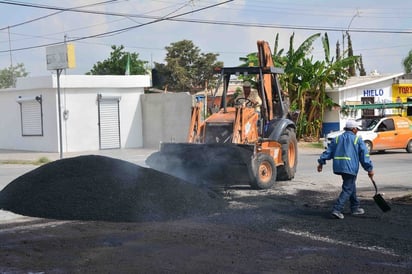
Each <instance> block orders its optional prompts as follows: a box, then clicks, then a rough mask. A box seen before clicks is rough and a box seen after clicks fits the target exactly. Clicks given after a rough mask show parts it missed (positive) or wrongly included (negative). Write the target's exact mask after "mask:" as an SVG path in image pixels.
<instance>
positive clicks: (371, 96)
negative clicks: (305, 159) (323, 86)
mask: <svg viewBox="0 0 412 274" xmlns="http://www.w3.org/2000/svg"><path fill="white" fill-rule="evenodd" d="M403 75H404V73H396V74H385V75H384V74H382V75H380V74H378V73H372V74H371V75H367V76H357V77H351V78H349V79H348V81H347V82H346V84H345V85H343V86H337V87H335V88H333V89H332V90H329V91H327V95H328V96H329V97H330V98H331V99H332V100H333V102H335V103H336V104H338V105H339V106H336V107H334V108H332V110H330V111H328V110H326V111H325V114H324V117H323V118H324V122H323V131H322V135H325V134H327V133H329V132H331V131H336V130H341V129H343V127H344V125H345V123H346V120H347V119H356V118H360V117H361V116H362V115H363V114H365V111H372V112H376V111H378V110H351V111H349V112H342V111H341V110H342V109H341V106H343V105H345V104H346V105H356V104H366V103H372V104H377V103H392V102H394V101H395V100H396V96H395V93H393V92H392V90H393V86H394V85H395V84H397V83H399V79H400V78H402V76H403ZM403 99H405V98H403ZM404 101H406V99H405V100H404ZM385 111H386V114H389V112H391V111H392V110H390V109H387V110H385ZM374 114H375V115H378V113H374Z"/></svg>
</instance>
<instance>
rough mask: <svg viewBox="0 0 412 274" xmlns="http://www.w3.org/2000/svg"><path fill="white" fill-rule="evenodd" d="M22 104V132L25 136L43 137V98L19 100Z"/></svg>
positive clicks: (20, 97) (22, 98)
mask: <svg viewBox="0 0 412 274" xmlns="http://www.w3.org/2000/svg"><path fill="white" fill-rule="evenodd" d="M17 102H18V103H19V104H20V116H21V132H22V135H23V136H43V108H42V97H41V96H35V97H22V96H19V97H18V98H17Z"/></svg>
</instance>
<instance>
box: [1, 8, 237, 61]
mask: <svg viewBox="0 0 412 274" xmlns="http://www.w3.org/2000/svg"><path fill="white" fill-rule="evenodd" d="M232 1H234V0H227V1H224V2H221V3H217V4H214V5H210V6H206V7H202V8H198V9H195V10H191V11H188V12H184V13H180V14H177V15H173V16H169V17H157V18H156V19H155V20H153V21H150V22H147V23H143V24H139V25H134V26H130V27H126V28H121V29H117V30H113V31H107V32H103V33H98V34H93V35H88V36H83V37H79V38H73V39H68V40H67V41H66V42H75V41H80V40H85V39H90V38H99V37H104V36H107V35H114V34H118V33H121V32H125V31H128V30H132V29H135V28H140V27H143V26H147V25H150V24H154V23H158V22H161V21H165V20H171V19H176V18H177V17H180V16H184V15H188V14H193V13H196V12H199V11H203V10H206V9H210V8H213V7H217V6H220V5H223V4H226V3H229V2H232ZM2 2H9V1H0V4H1V3H2ZM70 11H73V10H70ZM119 16H120V15H119ZM122 16H124V15H122ZM58 44H61V42H55V43H48V44H43V45H37V46H31V47H24V48H18V49H13V50H7V51H0V53H3V52H9V51H13V52H15V51H22V50H28V49H35V48H40V47H46V46H52V45H58Z"/></svg>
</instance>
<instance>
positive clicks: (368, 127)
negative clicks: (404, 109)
mask: <svg viewBox="0 0 412 274" xmlns="http://www.w3.org/2000/svg"><path fill="white" fill-rule="evenodd" d="M357 121H358V123H359V125H360V130H359V131H358V135H360V136H361V137H362V139H363V141H364V142H365V144H366V147H367V148H368V150H369V152H373V151H379V152H383V151H385V150H388V149H406V151H407V152H409V153H412V121H411V120H409V119H408V118H407V117H401V116H389V117H377V118H361V119H357ZM342 132H343V131H334V132H331V133H329V134H327V135H326V138H325V140H324V146H325V148H327V146H328V145H329V144H330V142H331V141H332V139H334V138H336V136H338V135H340V134H341V133H342Z"/></svg>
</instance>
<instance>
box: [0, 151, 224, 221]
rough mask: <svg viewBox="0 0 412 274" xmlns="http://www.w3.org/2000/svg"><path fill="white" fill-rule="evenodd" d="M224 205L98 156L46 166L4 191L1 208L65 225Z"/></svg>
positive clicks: (191, 212) (204, 192) (170, 179)
mask: <svg viewBox="0 0 412 274" xmlns="http://www.w3.org/2000/svg"><path fill="white" fill-rule="evenodd" d="M224 204H225V202H224V200H223V198H222V197H221V196H219V195H218V194H216V193H215V192H213V191H212V190H210V189H208V188H205V187H200V186H198V185H194V184H191V183H188V182H186V181H184V180H181V179H179V178H177V177H174V176H171V175H168V174H165V173H162V172H159V171H156V170H153V169H150V168H145V167H142V166H139V165H135V164H133V163H130V162H127V161H123V160H119V159H114V158H110V157H105V156H97V155H87V156H79V157H73V158H67V159H61V160H57V161H54V162H51V163H48V164H45V165H43V166H41V167H38V168H36V169H34V170H32V171H30V172H28V173H26V174H24V175H22V176H20V177H18V178H17V179H15V180H14V181H12V182H11V183H9V184H8V185H7V186H6V187H5V188H4V189H3V190H2V191H1V192H0V208H1V209H4V210H8V211H12V212H14V213H17V214H20V215H26V216H32V217H42V218H50V219H62V220H104V221H115V222H140V221H162V220H170V219H178V218H184V217H190V216H201V215H205V214H210V213H213V212H216V211H218V210H220V209H221V208H222V207H223V206H224Z"/></svg>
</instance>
